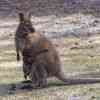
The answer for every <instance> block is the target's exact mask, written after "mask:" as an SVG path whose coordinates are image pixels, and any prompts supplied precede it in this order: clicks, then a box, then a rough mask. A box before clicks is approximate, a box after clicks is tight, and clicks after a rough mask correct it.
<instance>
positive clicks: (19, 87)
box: [0, 80, 100, 96]
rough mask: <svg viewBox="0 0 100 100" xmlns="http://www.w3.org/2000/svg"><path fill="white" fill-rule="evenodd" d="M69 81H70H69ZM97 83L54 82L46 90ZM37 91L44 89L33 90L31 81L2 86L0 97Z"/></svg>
mask: <svg viewBox="0 0 100 100" xmlns="http://www.w3.org/2000/svg"><path fill="white" fill-rule="evenodd" d="M68 81H69V80H68ZM95 83H100V82H95V81H92V82H91V81H88V82H85V83H70V84H69V83H68V84H65V83H62V82H58V83H57V82H53V83H49V84H48V86H47V87H45V88H50V87H61V86H65V85H66V86H71V85H82V84H83V85H84V84H95ZM35 89H42V88H33V87H32V82H31V81H30V80H27V81H20V82H17V83H12V84H0V96H4V95H13V94H16V92H17V91H21V92H22V91H24V90H26V91H32V90H35Z"/></svg>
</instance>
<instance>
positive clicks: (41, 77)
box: [30, 62, 47, 88]
mask: <svg viewBox="0 0 100 100" xmlns="http://www.w3.org/2000/svg"><path fill="white" fill-rule="evenodd" d="M30 78H31V80H32V83H33V87H41V88H42V87H45V86H47V72H46V69H45V68H44V66H42V64H39V63H38V62H37V63H34V64H33V65H32V69H31V72H30Z"/></svg>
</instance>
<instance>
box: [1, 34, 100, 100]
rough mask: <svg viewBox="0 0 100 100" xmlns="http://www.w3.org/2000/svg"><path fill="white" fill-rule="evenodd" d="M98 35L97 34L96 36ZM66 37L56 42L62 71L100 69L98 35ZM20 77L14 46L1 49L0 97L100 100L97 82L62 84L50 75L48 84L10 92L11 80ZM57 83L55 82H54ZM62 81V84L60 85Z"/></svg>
mask: <svg viewBox="0 0 100 100" xmlns="http://www.w3.org/2000/svg"><path fill="white" fill-rule="evenodd" d="M97 37H99V36H97ZM97 37H91V38H86V39H82V38H75V37H68V38H63V41H62V40H61V42H60V43H61V44H58V51H60V50H61V49H60V48H62V51H60V57H61V60H62V62H63V64H64V66H65V67H64V69H65V72H66V73H67V72H68V73H74V72H80V73H81V72H85V71H88V72H89V71H97V69H98V70H99V69H100V52H99V51H100V38H97ZM97 41H98V42H97ZM21 81H23V73H22V64H21V63H19V64H18V63H17V62H16V53H15V48H14V46H12V45H11V46H9V47H8V46H4V47H2V48H1V49H0V100H74V99H71V98H81V99H77V100H100V96H99V94H100V85H99V84H87V85H63V82H61V81H59V80H55V79H50V80H49V82H48V87H47V88H43V89H33V90H30V91H28V90H20V89H19V90H16V91H14V92H13V93H11V94H9V92H8V89H6V87H9V86H10V85H11V84H15V83H16V84H17V83H19V82H21ZM56 84H58V85H56ZM61 84H62V85H61Z"/></svg>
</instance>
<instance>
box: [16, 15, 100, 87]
mask: <svg viewBox="0 0 100 100" xmlns="http://www.w3.org/2000/svg"><path fill="white" fill-rule="evenodd" d="M19 17H20V24H19V27H18V30H17V32H16V37H15V40H16V51H17V60H19V58H20V57H19V52H21V54H22V56H23V63H24V65H23V69H24V73H25V75H26V76H25V78H26V77H27V75H28V76H29V77H30V79H31V80H32V82H33V83H34V84H35V86H39V85H41V86H43V85H44V86H45V85H46V84H47V78H48V77H52V76H55V77H57V78H58V79H60V80H62V81H64V82H65V83H66V84H78V83H94V82H100V80H99V79H97V80H96V79H94V80H93V79H68V78H67V77H66V76H65V75H64V73H63V72H62V70H61V65H60V59H59V56H58V53H57V51H56V49H55V47H54V45H53V44H52V42H51V41H50V40H48V39H47V38H46V37H45V36H44V35H42V34H40V33H37V32H36V31H35V30H34V28H33V27H32V24H31V21H30V18H29V19H28V20H26V19H25V17H24V15H23V14H19ZM27 21H29V23H30V24H29V25H26V22H27ZM45 50H47V51H46V52H43V51H45Z"/></svg>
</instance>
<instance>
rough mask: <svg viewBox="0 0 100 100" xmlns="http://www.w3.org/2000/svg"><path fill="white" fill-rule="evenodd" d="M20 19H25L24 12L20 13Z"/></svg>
mask: <svg viewBox="0 0 100 100" xmlns="http://www.w3.org/2000/svg"><path fill="white" fill-rule="evenodd" d="M19 20H20V22H22V21H24V14H23V13H19Z"/></svg>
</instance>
